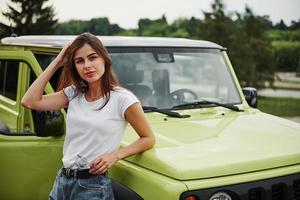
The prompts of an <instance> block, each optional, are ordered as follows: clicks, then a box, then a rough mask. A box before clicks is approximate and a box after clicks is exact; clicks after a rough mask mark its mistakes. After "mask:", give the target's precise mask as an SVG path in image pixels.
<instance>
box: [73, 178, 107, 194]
mask: <svg viewBox="0 0 300 200" xmlns="http://www.w3.org/2000/svg"><path fill="white" fill-rule="evenodd" d="M106 179H109V178H107V177H105V176H102V175H95V176H92V177H90V178H86V179H78V180H77V182H78V185H79V186H80V187H81V188H84V189H86V190H107V189H108V187H109V184H110V182H109V181H110V180H106Z"/></svg>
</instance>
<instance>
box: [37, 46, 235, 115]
mask: <svg viewBox="0 0 300 200" xmlns="http://www.w3.org/2000/svg"><path fill="white" fill-rule="evenodd" d="M108 50H109V52H110V55H111V58H112V63H113V69H114V71H115V73H116V75H117V78H118V80H119V83H120V85H121V86H122V87H125V88H127V89H129V90H131V91H132V92H133V93H134V94H135V95H136V96H137V97H138V98H139V100H140V101H141V103H142V106H144V107H153V108H156V109H169V108H174V107H175V108H176V107H177V108H176V109H184V108H185V106H179V105H184V104H186V105H194V104H189V103H193V102H199V101H204V100H206V101H212V102H217V103H222V104H238V103H240V102H241V100H240V96H239V94H238V92H237V89H236V86H235V84H234V81H233V78H232V76H231V74H230V71H229V68H228V64H227V63H226V59H225V56H224V52H223V51H221V50H219V49H201V48H158V47H157V48H138V47H135V48H124V47H122V48H116V47H114V48H108ZM35 56H36V58H37V60H38V62H39V63H40V65H41V66H42V68H43V69H45V67H46V66H47V65H48V64H50V62H51V61H52V60H53V59H54V58H55V55H44V54H38V53H36V54H35ZM59 74H60V72H57V73H56V74H55V76H54V77H52V79H51V80H50V82H51V85H52V86H53V88H54V90H56V85H57V81H58V79H59Z"/></svg>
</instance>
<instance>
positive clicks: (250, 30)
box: [195, 0, 274, 87]
mask: <svg viewBox="0 0 300 200" xmlns="http://www.w3.org/2000/svg"><path fill="white" fill-rule="evenodd" d="M224 7H225V6H224V4H223V3H222V1H221V0H215V1H214V3H213V4H212V12H204V16H205V18H204V19H203V20H202V21H201V22H200V23H198V25H197V27H195V28H196V29H197V32H198V39H205V40H210V41H213V42H216V43H218V44H221V45H222V46H224V47H227V48H228V51H227V52H228V54H229V57H230V58H231V61H232V63H233V67H234V68H235V72H236V73H237V76H238V78H239V79H240V80H241V81H240V82H241V85H243V86H255V87H260V86H262V87H263V86H264V84H265V82H269V83H270V84H272V83H273V71H274V69H273V62H272V57H271V56H272V54H271V42H270V41H269V40H268V39H267V37H266V34H265V31H266V30H267V28H269V27H271V24H272V23H271V22H270V21H269V19H268V17H266V16H263V17H261V16H255V15H254V14H253V13H252V11H251V9H250V8H248V7H246V9H245V13H244V14H239V13H236V15H237V18H238V19H237V20H235V21H233V20H232V14H226V13H225V9H224Z"/></svg>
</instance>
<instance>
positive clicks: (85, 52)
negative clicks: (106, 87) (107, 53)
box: [74, 44, 105, 83]
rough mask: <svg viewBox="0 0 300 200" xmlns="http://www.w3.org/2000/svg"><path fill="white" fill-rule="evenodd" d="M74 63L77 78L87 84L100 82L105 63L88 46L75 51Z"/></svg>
mask: <svg viewBox="0 0 300 200" xmlns="http://www.w3.org/2000/svg"><path fill="white" fill-rule="evenodd" d="M74 63H75V67H76V69H77V72H78V74H79V76H80V77H81V78H82V79H83V80H85V81H87V82H88V83H93V82H96V81H100V79H101V77H102V75H103V74H104V71H105V67H104V66H105V61H104V60H103V58H102V57H101V56H100V55H98V54H97V53H96V51H95V50H94V49H93V48H92V47H91V46H90V45H89V44H85V45H83V46H82V47H81V48H79V49H77V51H76V52H75V54H74Z"/></svg>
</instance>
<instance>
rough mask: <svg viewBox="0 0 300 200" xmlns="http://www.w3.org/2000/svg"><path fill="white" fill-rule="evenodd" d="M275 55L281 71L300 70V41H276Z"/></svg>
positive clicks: (274, 44)
mask: <svg viewBox="0 0 300 200" xmlns="http://www.w3.org/2000/svg"><path fill="white" fill-rule="evenodd" d="M272 46H273V57H274V59H275V62H276V66H277V68H278V69H279V70H280V71H297V72H300V41H298V42H296V41H293V42H292V41H274V42H273V43H272Z"/></svg>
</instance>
